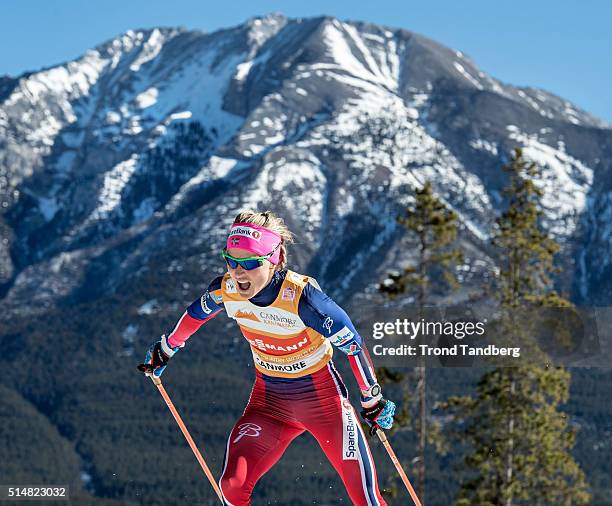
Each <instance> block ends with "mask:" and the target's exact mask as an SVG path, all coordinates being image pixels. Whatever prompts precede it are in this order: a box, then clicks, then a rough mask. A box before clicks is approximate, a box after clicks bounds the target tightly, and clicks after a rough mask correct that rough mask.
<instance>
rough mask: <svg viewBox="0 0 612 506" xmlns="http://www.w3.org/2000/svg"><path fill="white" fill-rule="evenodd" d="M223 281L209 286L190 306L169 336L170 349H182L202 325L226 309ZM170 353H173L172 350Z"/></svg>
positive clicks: (214, 282) (216, 281) (215, 280)
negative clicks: (222, 292) (223, 296)
mask: <svg viewBox="0 0 612 506" xmlns="http://www.w3.org/2000/svg"><path fill="white" fill-rule="evenodd" d="M222 279H223V277H222V276H219V277H217V278H215V279H214V281H213V282H212V283H211V284H210V285H208V290H206V292H204V295H202V297H200V298H199V299H196V300H194V301H193V302H192V303H191V304H190V305H189V307H188V308H187V310H186V311H185V312H184V313H183V316H181V318H180V320H179V321H178V322H177V324H176V326H175V327H174V330H172V332H170V334H168V337H167V343H168V346H169V347H170V348H176V347H180V348H182V347H183V346H184V345H185V341H187V339H189V338H190V337H191V336H192V335H193V334H194V333H195V332H196V331H197V330H198V329H199V328H200V327H201V326H202V325H204V324H205V323H206V322H207V321H208V320H210V319H212V318H214V317H215V316H217V315H218V314H219V313H220V312H221V310H222V309H224V307H223V299H222V298H221V280H222ZM164 351H166V350H164ZM168 351H170V352H172V350H168ZM170 356H172V355H170Z"/></svg>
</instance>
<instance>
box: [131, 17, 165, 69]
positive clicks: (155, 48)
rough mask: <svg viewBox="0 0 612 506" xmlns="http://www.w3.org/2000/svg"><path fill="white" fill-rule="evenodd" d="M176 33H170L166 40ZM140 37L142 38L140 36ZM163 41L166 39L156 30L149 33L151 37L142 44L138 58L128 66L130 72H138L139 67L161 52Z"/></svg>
mask: <svg viewBox="0 0 612 506" xmlns="http://www.w3.org/2000/svg"><path fill="white" fill-rule="evenodd" d="M176 33H177V32H176V31H173V32H171V33H170V35H169V37H168V38H172V37H173V36H174V35H175V34H176ZM140 35H141V36H142V34H140ZM165 40H166V39H165V38H164V36H163V35H162V33H161V32H160V31H159V30H158V29H157V28H155V29H154V30H153V31H152V32H151V35H150V36H149V38H148V40H147V41H146V42H145V43H144V44H143V46H142V49H141V50H140V54H139V55H138V57H137V58H136V59H135V60H134V61H133V62H132V64H131V65H130V70H131V71H132V72H138V71H139V70H140V67H142V66H143V65H144V64H145V63H147V62H149V61H151V60H153V59H154V58H155V57H156V56H157V55H158V54H159V52H160V51H161V49H162V46H163V45H164V42H165Z"/></svg>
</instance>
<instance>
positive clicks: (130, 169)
mask: <svg viewBox="0 0 612 506" xmlns="http://www.w3.org/2000/svg"><path fill="white" fill-rule="evenodd" d="M137 162H138V155H133V156H132V157H131V158H129V159H128V160H124V161H123V162H120V163H118V164H117V165H115V167H113V168H112V169H111V170H110V171H108V172H107V173H105V174H104V182H103V184H102V189H101V190H100V194H99V195H98V205H97V207H96V208H95V209H94V210H93V211H92V213H91V214H90V215H89V217H88V218H87V219H86V220H85V221H84V223H83V225H82V227H81V228H84V227H86V226H87V225H89V224H90V223H92V222H94V221H96V220H101V219H103V218H105V217H106V216H108V215H109V214H110V213H111V212H113V211H114V210H115V208H117V206H118V205H119V204H120V203H121V192H122V191H123V189H124V188H125V186H126V185H127V184H128V182H129V180H130V178H131V177H132V175H133V174H134V172H135V170H136V164H137Z"/></svg>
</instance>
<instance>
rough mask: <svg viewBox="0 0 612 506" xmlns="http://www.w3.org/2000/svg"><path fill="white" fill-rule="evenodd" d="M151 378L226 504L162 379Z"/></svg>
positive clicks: (222, 502) (209, 479)
mask: <svg viewBox="0 0 612 506" xmlns="http://www.w3.org/2000/svg"><path fill="white" fill-rule="evenodd" d="M149 377H150V378H151V380H152V381H153V383H155V386H156V387H157V389H158V390H159V393H160V394H161V396H162V397H163V398H164V401H166V404H167V406H168V408H170V412H171V413H172V416H174V419H175V420H176V423H178V426H179V427H180V429H181V432H182V433H183V436H185V439H186V440H187V442H188V443H189V446H190V447H191V450H192V451H193V454H194V455H195V458H196V459H197V461H198V462H199V463H200V467H201V468H202V470H203V471H204V474H205V475H206V477H207V478H208V481H210V484H211V485H212V487H213V489H214V490H215V492H216V493H217V496H218V497H219V500H220V501H221V504H225V502H224V501H223V494H222V493H221V489H219V485H217V482H216V481H215V478H214V477H213V475H212V472H211V471H210V469H209V468H208V466H207V465H206V462H205V461H204V458H203V457H202V454H201V453H200V450H198V447H197V446H196V444H195V443H194V441H193V439H192V437H191V435H190V434H189V431H188V430H187V427H186V426H185V424H184V423H183V420H182V419H181V417H180V415H179V414H178V411H177V410H176V408H175V407H174V404H172V401H171V400H170V397H169V396H168V393H167V392H166V389H165V388H164V386H163V385H162V382H161V378H159V377H157V376H154V375H151V376H149Z"/></svg>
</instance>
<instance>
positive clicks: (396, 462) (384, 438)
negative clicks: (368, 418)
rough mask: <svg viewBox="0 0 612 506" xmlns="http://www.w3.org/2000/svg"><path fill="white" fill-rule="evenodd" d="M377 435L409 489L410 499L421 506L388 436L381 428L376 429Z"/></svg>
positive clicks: (416, 505)
mask: <svg viewBox="0 0 612 506" xmlns="http://www.w3.org/2000/svg"><path fill="white" fill-rule="evenodd" d="M376 434H377V435H378V439H380V441H381V442H382V444H383V445H384V447H385V450H387V453H388V454H389V457H390V458H391V462H393V465H394V466H395V469H396V470H397V472H398V473H399V475H400V478H401V479H402V481H403V482H404V485H406V488H407V489H408V493H409V494H410V497H412V500H413V501H414V504H415V506H421V501H419V498H418V497H417V495H416V492H415V491H414V488H412V485H411V483H410V480H409V479H408V476H406V473H405V472H404V469H403V468H402V465H401V464H400V461H399V460H398V459H397V457H396V455H395V452H394V451H393V448H391V444H390V443H389V441H388V440H387V436H386V434H385V433H384V432H383V431H382V430H381V429H380V427H378V428H377V429H376Z"/></svg>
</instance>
